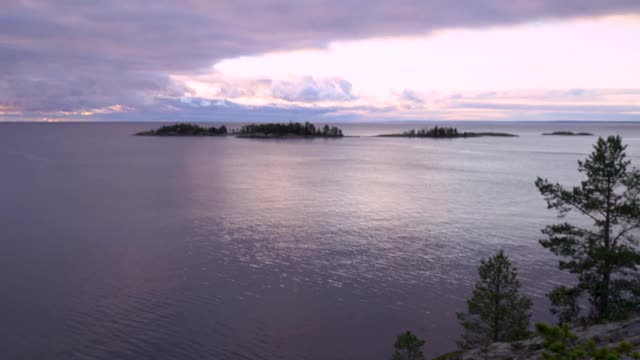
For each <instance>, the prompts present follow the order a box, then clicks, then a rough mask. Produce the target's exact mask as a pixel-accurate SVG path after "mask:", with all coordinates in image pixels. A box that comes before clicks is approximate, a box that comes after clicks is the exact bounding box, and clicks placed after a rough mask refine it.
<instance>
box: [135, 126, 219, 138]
mask: <svg viewBox="0 0 640 360" xmlns="http://www.w3.org/2000/svg"><path fill="white" fill-rule="evenodd" d="M226 134H227V127H226V126H224V125H222V126H220V127H215V126H212V127H203V126H198V125H193V124H175V125H165V126H162V127H160V128H159V129H157V130H149V131H143V132H141V133H138V134H137V135H157V136H173V135H185V136H209V135H226Z"/></svg>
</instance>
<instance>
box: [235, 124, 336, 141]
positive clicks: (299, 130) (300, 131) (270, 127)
mask: <svg viewBox="0 0 640 360" xmlns="http://www.w3.org/2000/svg"><path fill="white" fill-rule="evenodd" d="M237 133H238V134H240V135H265V136H305V137H308V136H315V137H342V136H343V135H342V130H341V129H339V128H337V127H335V126H329V125H324V126H323V127H322V128H319V127H316V126H315V125H313V124H311V123H309V122H305V123H304V124H302V123H299V122H295V123H294V122H290V123H288V124H286V123H268V124H249V125H243V126H242V127H241V128H240V130H239V131H238V132H237Z"/></svg>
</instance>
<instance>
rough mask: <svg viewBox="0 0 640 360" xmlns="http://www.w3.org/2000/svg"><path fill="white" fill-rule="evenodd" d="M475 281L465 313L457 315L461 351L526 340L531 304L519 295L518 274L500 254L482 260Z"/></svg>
mask: <svg viewBox="0 0 640 360" xmlns="http://www.w3.org/2000/svg"><path fill="white" fill-rule="evenodd" d="M478 275H479V279H478V281H477V282H476V286H475V289H474V290H473V295H472V296H471V298H469V299H468V300H467V311H466V312H463V313H458V314H457V315H458V319H459V321H460V324H461V325H462V327H463V330H464V332H463V335H462V340H461V341H459V342H458V345H459V346H460V347H461V348H462V349H469V348H472V347H477V346H483V347H485V349H486V347H487V346H488V345H489V344H491V343H492V342H497V341H503V342H511V341H517V340H522V339H525V338H527V337H528V336H529V319H530V317H531V300H529V299H528V298H527V297H525V296H523V295H521V294H520V292H519V291H520V282H519V281H518V272H517V270H516V268H515V267H513V266H512V265H511V262H510V261H509V258H508V257H507V256H506V255H505V254H504V252H503V251H502V250H500V251H499V252H498V253H497V254H496V255H494V256H493V257H491V258H489V259H482V260H481V261H480V267H479V268H478Z"/></svg>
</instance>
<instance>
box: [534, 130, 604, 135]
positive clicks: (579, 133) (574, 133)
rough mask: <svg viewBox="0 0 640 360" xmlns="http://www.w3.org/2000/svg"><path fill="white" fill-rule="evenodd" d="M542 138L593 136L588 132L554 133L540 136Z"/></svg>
mask: <svg viewBox="0 0 640 360" xmlns="http://www.w3.org/2000/svg"><path fill="white" fill-rule="evenodd" d="M542 135H544V136H593V134H592V133H588V132H573V131H554V132H550V133H544V134H542Z"/></svg>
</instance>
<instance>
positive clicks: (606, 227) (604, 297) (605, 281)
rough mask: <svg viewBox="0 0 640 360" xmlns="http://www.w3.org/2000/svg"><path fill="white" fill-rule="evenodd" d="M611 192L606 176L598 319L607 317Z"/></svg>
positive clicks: (608, 179) (609, 179)
mask: <svg viewBox="0 0 640 360" xmlns="http://www.w3.org/2000/svg"><path fill="white" fill-rule="evenodd" d="M612 192H613V189H612V184H611V177H608V178H607V208H606V210H605V221H604V249H605V254H604V269H603V271H602V291H601V293H600V296H601V297H602V298H601V299H600V311H599V312H600V314H599V315H600V319H601V320H604V319H607V318H608V317H609V282H610V281H609V280H610V278H611V267H610V266H609V262H610V261H611V260H610V258H609V248H610V247H611V244H610V241H611V211H612V209H611V207H612V205H611V193H612Z"/></svg>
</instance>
